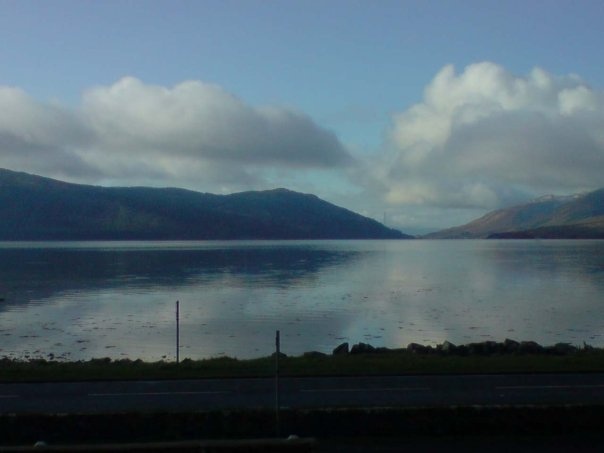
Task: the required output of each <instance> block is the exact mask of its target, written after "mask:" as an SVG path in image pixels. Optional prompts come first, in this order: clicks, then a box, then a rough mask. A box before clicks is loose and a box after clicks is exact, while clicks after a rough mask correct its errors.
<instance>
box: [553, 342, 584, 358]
mask: <svg viewBox="0 0 604 453" xmlns="http://www.w3.org/2000/svg"><path fill="white" fill-rule="evenodd" d="M577 351H578V349H577V348H576V347H575V346H573V345H572V344H570V343H556V344H555V345H554V346H552V352H553V353H554V354H558V355H566V354H574V353H575V352H577Z"/></svg>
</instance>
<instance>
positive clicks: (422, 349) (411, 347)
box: [407, 343, 430, 354]
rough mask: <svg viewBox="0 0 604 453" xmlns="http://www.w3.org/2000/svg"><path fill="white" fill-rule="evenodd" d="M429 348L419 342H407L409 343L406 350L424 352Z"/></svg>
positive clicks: (416, 352)
mask: <svg viewBox="0 0 604 453" xmlns="http://www.w3.org/2000/svg"><path fill="white" fill-rule="evenodd" d="M429 349H430V348H429V347H428V346H424V345H423V344H419V343H409V345H407V351H409V352H412V353H414V354H425V353H427V352H429Z"/></svg>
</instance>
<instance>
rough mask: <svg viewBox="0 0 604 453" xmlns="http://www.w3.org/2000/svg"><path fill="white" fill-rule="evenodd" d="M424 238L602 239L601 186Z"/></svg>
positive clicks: (603, 195) (603, 204)
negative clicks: (583, 192)
mask: <svg viewBox="0 0 604 453" xmlns="http://www.w3.org/2000/svg"><path fill="white" fill-rule="evenodd" d="M425 237H426V238H431V239H460V238H468V239H472V238H504V239H519V238H543V239H591V238H596V239H599V238H602V239H604V189H599V190H596V191H594V192H589V193H586V194H581V195H573V196H568V197H555V196H546V197H542V198H539V199H537V200H534V201H532V202H530V203H526V204H522V205H518V206H512V207H510V208H505V209H499V210H497V211H492V212H490V213H488V214H486V215H484V216H483V217H481V218H479V219H477V220H474V221H472V222H470V223H467V224H465V225H462V226H458V227H454V228H448V229H446V230H442V231H438V232H436V233H431V234H428V235H426V236H425Z"/></svg>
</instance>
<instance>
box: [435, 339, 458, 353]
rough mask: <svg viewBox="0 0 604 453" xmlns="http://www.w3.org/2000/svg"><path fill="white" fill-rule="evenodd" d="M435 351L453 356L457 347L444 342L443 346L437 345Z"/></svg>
mask: <svg viewBox="0 0 604 453" xmlns="http://www.w3.org/2000/svg"><path fill="white" fill-rule="evenodd" d="M436 349H438V350H439V351H440V352H442V353H444V354H454V353H455V352H456V351H457V346H455V345H454V344H453V343H451V342H450V341H445V342H443V344H439V345H438V346H437V347H436Z"/></svg>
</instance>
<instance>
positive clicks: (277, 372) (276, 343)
mask: <svg viewBox="0 0 604 453" xmlns="http://www.w3.org/2000/svg"><path fill="white" fill-rule="evenodd" d="M280 343H281V342H280V339H279V331H278V330H277V334H276V335H275V350H276V353H275V422H276V428H277V429H276V432H277V437H280V436H281V426H280V420H279V409H280V406H281V402H280V401H279V354H280V348H281V344H280Z"/></svg>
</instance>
